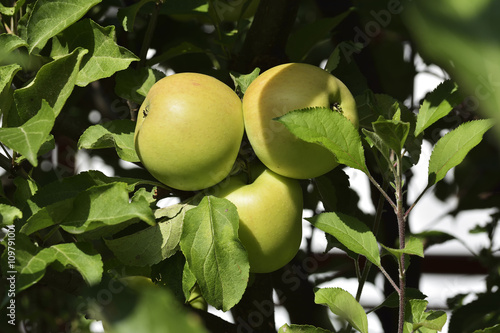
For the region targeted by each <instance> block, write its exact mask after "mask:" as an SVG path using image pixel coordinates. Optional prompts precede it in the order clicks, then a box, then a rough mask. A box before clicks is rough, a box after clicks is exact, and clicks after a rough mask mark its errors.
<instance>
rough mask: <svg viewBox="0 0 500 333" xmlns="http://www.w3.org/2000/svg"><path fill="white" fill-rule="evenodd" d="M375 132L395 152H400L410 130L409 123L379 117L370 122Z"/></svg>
mask: <svg viewBox="0 0 500 333" xmlns="http://www.w3.org/2000/svg"><path fill="white" fill-rule="evenodd" d="M372 126H373V129H374V130H375V133H376V134H377V135H378V137H379V138H380V139H382V141H383V142H384V143H385V144H386V145H387V146H388V147H389V148H391V149H392V150H394V151H395V152H396V153H398V154H399V153H400V152H401V150H402V149H403V147H404V144H405V142H406V138H407V137H408V133H409V132H410V124H409V123H406V122H402V121H400V120H386V119H383V118H379V119H378V120H377V121H375V122H373V123H372Z"/></svg>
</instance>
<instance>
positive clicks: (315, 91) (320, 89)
mask: <svg viewBox="0 0 500 333" xmlns="http://www.w3.org/2000/svg"><path fill="white" fill-rule="evenodd" d="M335 103H338V105H339V106H340V107H341V109H342V113H343V115H344V116H345V117H346V118H348V119H349V120H350V121H351V122H352V123H353V124H354V126H356V127H357V126H358V115H357V110H356V102H355V100H354V98H353V96H352V94H351V93H350V91H349V90H348V88H347V87H346V86H345V85H344V84H343V83H342V82H341V81H340V80H339V79H337V78H336V77H334V76H333V75H331V74H330V73H328V72H327V71H325V70H323V69H321V68H319V67H316V66H313V65H309V64H302V63H288V64H283V65H278V66H276V67H273V68H271V69H269V70H267V71H265V72H264V73H262V74H261V75H259V76H258V77H257V78H256V79H255V80H254V81H253V82H252V83H251V84H250V85H249V87H248V88H247V90H246V92H245V95H244V96H243V117H244V121H245V130H246V133H247V136H248V139H249V141H250V144H251V146H252V147H253V150H254V152H255V154H256V155H257V157H258V158H259V159H260V160H261V161H262V162H263V163H264V164H265V165H266V166H267V167H268V168H269V169H271V170H272V171H274V172H276V173H278V174H280V175H283V176H286V177H290V178H296V179H308V178H314V177H318V176H321V175H323V174H325V173H327V172H328V171H330V170H332V169H333V168H335V167H336V166H337V165H338V163H337V162H336V160H335V157H334V155H333V154H332V153H331V152H330V151H328V150H327V149H326V148H324V147H322V146H320V145H317V144H314V143H308V142H305V141H303V140H299V139H298V138H297V137H296V136H294V135H293V134H291V133H290V132H289V131H288V130H287V129H286V127H285V126H284V125H283V124H281V123H279V122H277V121H275V120H273V118H276V117H279V116H282V115H284V114H285V113H287V112H289V111H292V110H296V109H302V108H307V107H314V106H322V107H329V108H331V107H332V105H333V104H335Z"/></svg>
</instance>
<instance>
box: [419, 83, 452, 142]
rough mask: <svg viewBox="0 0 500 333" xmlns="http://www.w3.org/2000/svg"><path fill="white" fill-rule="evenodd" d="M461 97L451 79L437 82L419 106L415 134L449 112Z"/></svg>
mask: <svg viewBox="0 0 500 333" xmlns="http://www.w3.org/2000/svg"><path fill="white" fill-rule="evenodd" d="M461 99H462V98H461V96H460V94H459V92H458V88H457V85H456V84H455V83H454V82H453V81H451V80H446V81H444V82H442V83H441V84H439V85H438V86H437V87H436V89H434V90H433V91H432V92H431V93H429V94H428V95H427V96H426V97H425V100H424V101H423V103H422V105H421V106H420V109H419V111H418V115H417V125H416V127H415V136H418V135H420V133H422V132H423V131H424V130H425V129H426V128H428V127H429V126H431V125H432V124H434V123H435V122H436V121H438V120H439V119H441V118H443V117H445V116H446V115H447V114H448V113H450V111H451V110H453V108H454V107H455V106H457V105H458V103H459V102H460V101H461Z"/></svg>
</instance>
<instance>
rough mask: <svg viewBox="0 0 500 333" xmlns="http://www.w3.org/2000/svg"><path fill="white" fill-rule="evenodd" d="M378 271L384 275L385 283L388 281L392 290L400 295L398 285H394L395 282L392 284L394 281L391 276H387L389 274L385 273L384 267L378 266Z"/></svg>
mask: <svg viewBox="0 0 500 333" xmlns="http://www.w3.org/2000/svg"><path fill="white" fill-rule="evenodd" d="M379 269H380V271H381V272H382V274H384V276H385V277H386V279H387V281H389V283H390V284H391V285H392V287H393V288H394V290H396V292H397V293H398V294H401V290H400V289H399V287H398V285H397V284H396V282H394V280H393V279H392V278H391V276H390V275H389V273H387V271H386V270H385V269H384V267H383V266H379Z"/></svg>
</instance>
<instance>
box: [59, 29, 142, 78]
mask: <svg viewBox="0 0 500 333" xmlns="http://www.w3.org/2000/svg"><path fill="white" fill-rule="evenodd" d="M52 44H53V45H52V52H51V56H52V57H53V58H56V59H57V58H58V57H60V56H64V55H66V54H68V53H70V52H72V51H73V50H75V49H77V48H79V47H82V48H85V49H87V50H88V51H89V52H88V53H87V54H86V55H85V56H84V57H83V58H82V64H81V68H80V72H79V73H78V77H77V80H76V83H75V84H76V85H78V86H80V87H85V86H86V85H88V84H89V83H90V82H93V81H97V80H99V79H102V78H107V77H110V76H111V75H113V74H114V73H116V72H118V71H121V70H124V69H126V68H128V67H129V65H130V63H131V62H132V61H138V60H139V58H138V57H137V56H135V55H134V54H133V53H132V52H130V51H129V50H127V49H126V48H124V47H122V46H119V45H118V44H116V33H115V27H114V26H112V25H110V26H107V27H105V28H104V27H101V26H100V25H99V24H97V23H95V22H94V21H92V20H91V19H85V20H82V21H80V22H77V23H75V24H73V25H72V26H70V27H69V28H67V29H66V30H64V32H63V33H62V34H60V35H58V36H56V37H55V38H54V39H53V43H52Z"/></svg>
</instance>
